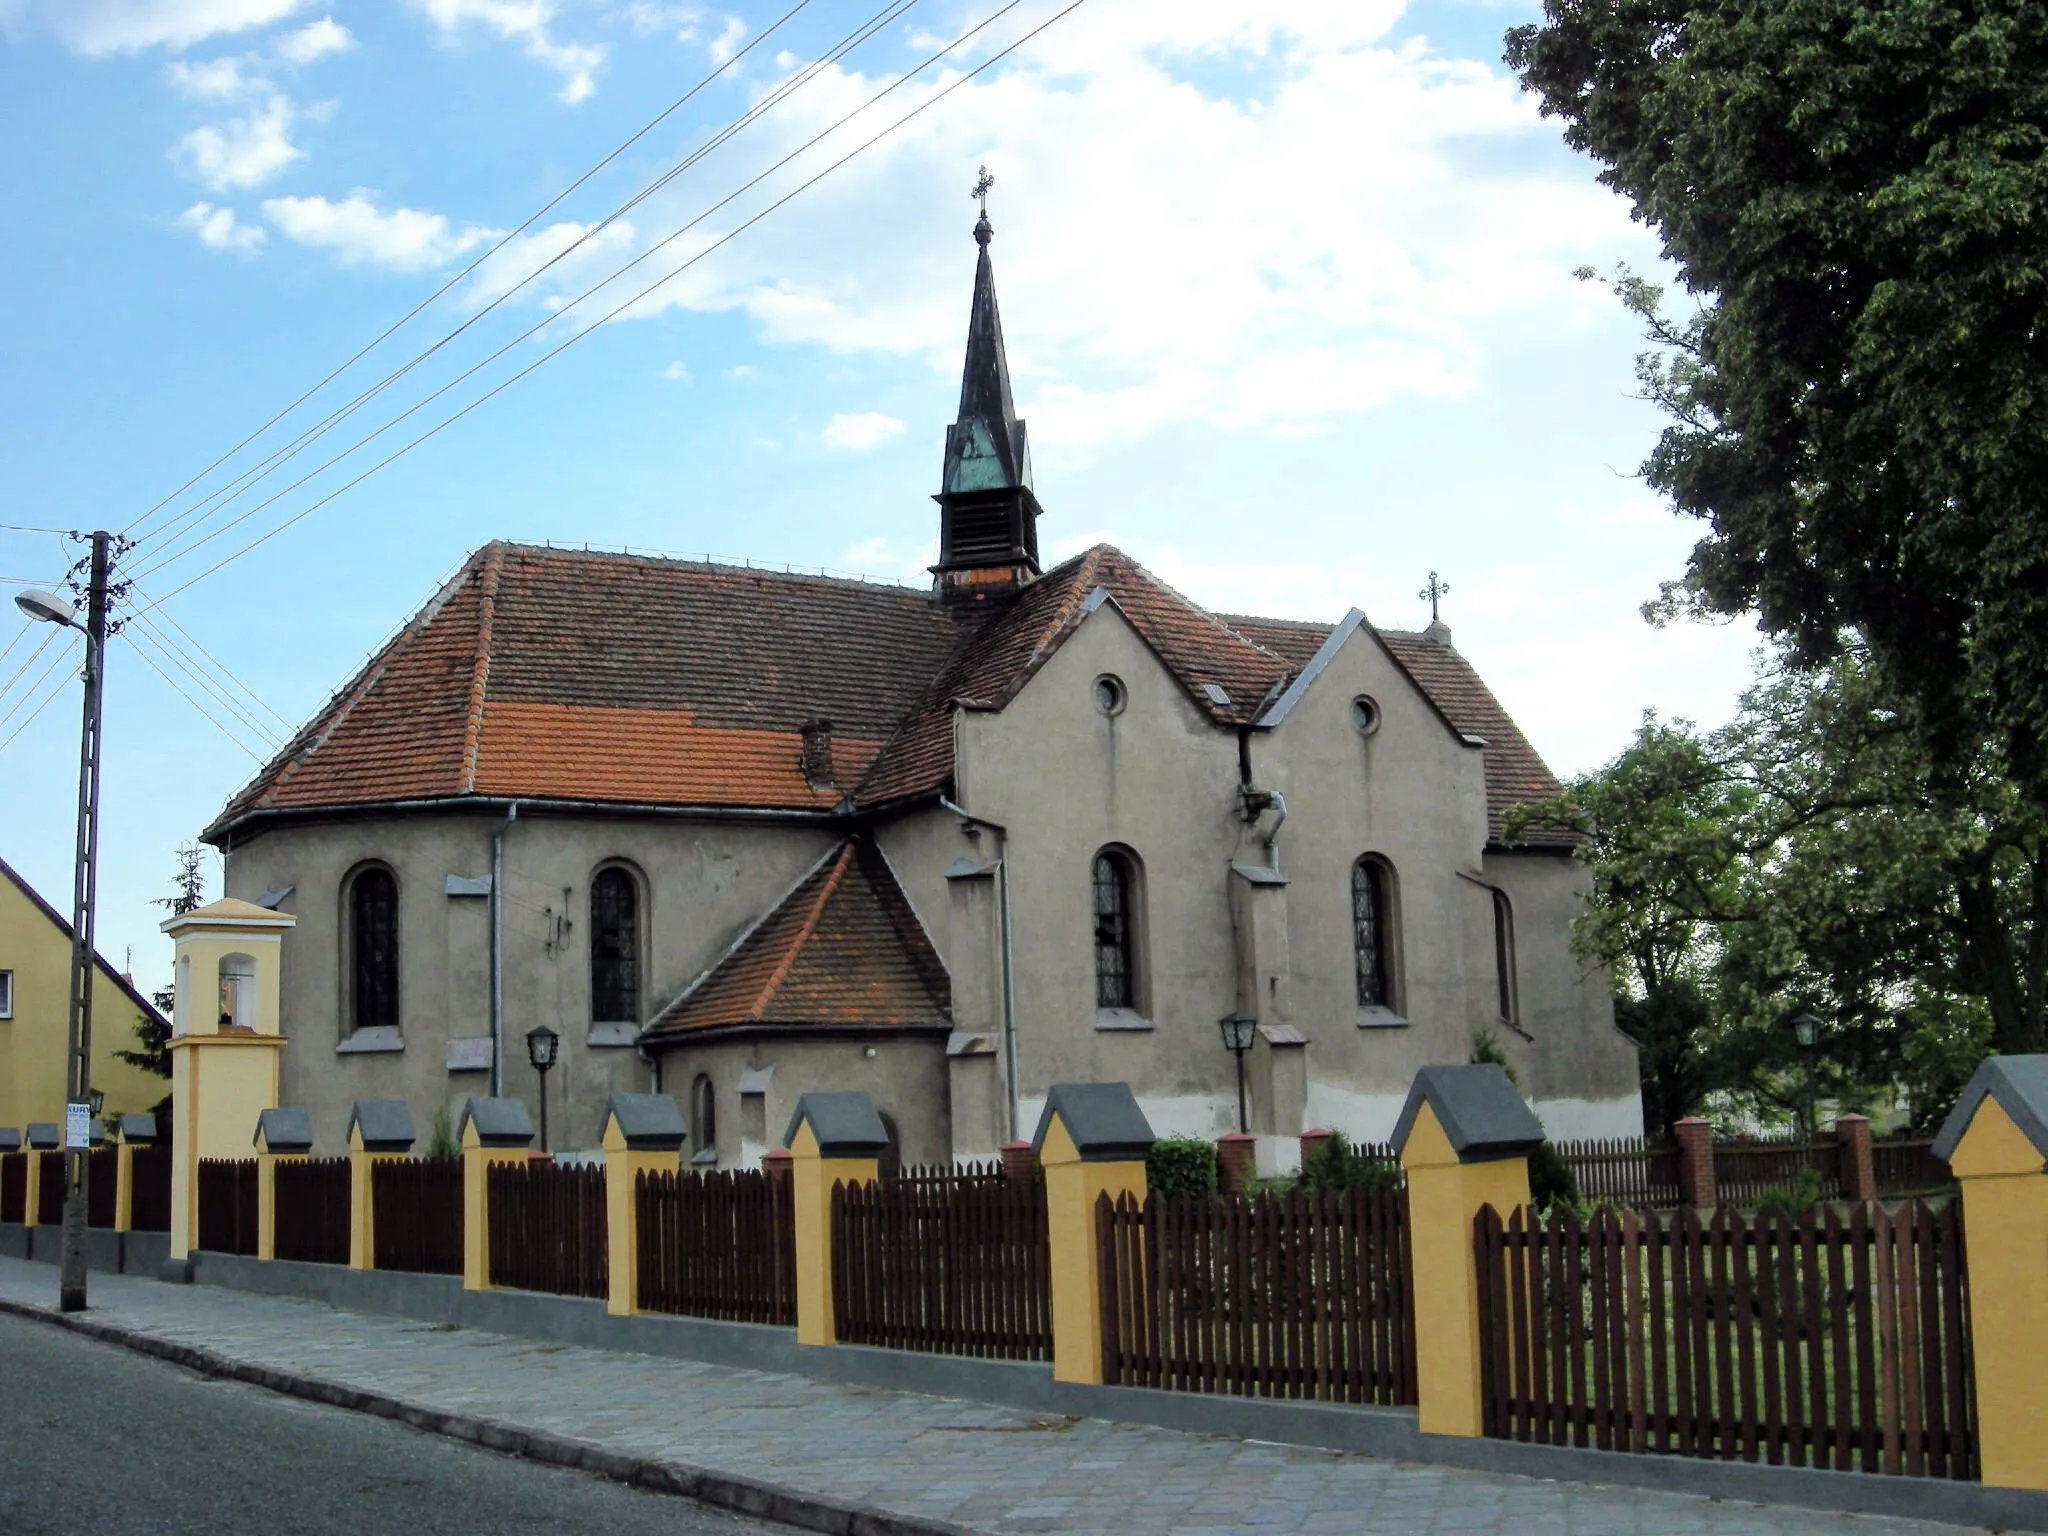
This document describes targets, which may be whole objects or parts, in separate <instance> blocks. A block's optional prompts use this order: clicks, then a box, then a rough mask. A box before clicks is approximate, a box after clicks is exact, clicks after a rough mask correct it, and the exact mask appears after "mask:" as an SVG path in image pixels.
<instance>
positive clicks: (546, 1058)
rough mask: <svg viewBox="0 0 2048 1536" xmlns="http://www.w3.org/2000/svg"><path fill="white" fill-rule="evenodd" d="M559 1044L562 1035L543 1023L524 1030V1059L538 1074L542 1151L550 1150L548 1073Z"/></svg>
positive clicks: (551, 1068) (552, 1066)
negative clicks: (530, 1063)
mask: <svg viewBox="0 0 2048 1536" xmlns="http://www.w3.org/2000/svg"><path fill="white" fill-rule="evenodd" d="M561 1044H562V1037H561V1036H560V1035H558V1034H556V1033H555V1032H554V1031H553V1030H552V1029H549V1028H548V1027H547V1025H545V1024H542V1025H540V1026H538V1027H537V1028H534V1029H529V1030H528V1031H527V1032H526V1059H527V1060H528V1061H530V1062H532V1063H533V1070H534V1071H536V1072H538V1073H539V1074H540V1149H541V1151H543V1152H547V1151H550V1150H552V1149H551V1148H550V1147H549V1145H548V1073H549V1072H551V1071H552V1070H554V1065H555V1052H556V1051H558V1050H559V1049H560V1048H561Z"/></svg>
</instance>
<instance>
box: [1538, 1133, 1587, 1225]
mask: <svg viewBox="0 0 2048 1536" xmlns="http://www.w3.org/2000/svg"><path fill="white" fill-rule="evenodd" d="M1578 1203H1579V1181H1578V1178H1577V1177H1576V1176H1575V1175H1574V1174H1573V1173H1572V1165H1571V1164H1570V1163H1568V1162H1566V1161H1565V1160H1564V1154H1563V1153H1562V1152H1560V1151H1558V1150H1557V1148H1556V1147H1555V1146H1553V1145H1551V1143H1549V1142H1547V1141H1545V1142H1541V1143H1539V1144H1538V1145H1537V1148H1536V1150H1535V1151H1534V1152H1531V1153H1530V1154H1529V1204H1530V1205H1531V1206H1532V1207H1533V1208H1534V1209H1535V1210H1537V1211H1538V1212H1544V1211H1548V1210H1549V1209H1550V1208H1551V1207H1552V1206H1556V1205H1569V1206H1572V1207H1574V1208H1576V1207H1577V1206H1578Z"/></svg>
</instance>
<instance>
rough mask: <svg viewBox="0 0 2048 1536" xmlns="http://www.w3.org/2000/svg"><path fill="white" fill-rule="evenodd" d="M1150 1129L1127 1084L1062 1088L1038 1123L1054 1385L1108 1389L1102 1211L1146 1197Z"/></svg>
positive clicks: (1048, 1097)
mask: <svg viewBox="0 0 2048 1536" xmlns="http://www.w3.org/2000/svg"><path fill="white" fill-rule="evenodd" d="M1151 1149H1152V1127H1151V1125H1150V1123H1148V1122H1147V1121H1146V1119H1145V1114H1144V1111H1143V1110H1141V1109H1139V1108H1138V1101H1137V1099H1136V1098H1134V1097H1133V1096H1132V1094H1131V1090H1130V1087H1129V1085H1128V1084H1125V1083H1056V1084H1054V1085H1053V1088H1052V1091H1051V1092H1050V1093H1049V1094H1047V1095H1046V1100H1045V1110H1044V1113H1042V1114H1041V1115H1040V1116H1039V1117H1038V1134H1037V1135H1036V1136H1034V1137H1033V1138H1032V1150H1033V1152H1034V1153H1035V1154H1036V1156H1037V1159H1038V1162H1039V1164H1040V1166H1042V1167H1043V1168H1044V1169H1045V1224H1046V1245H1047V1253H1046V1262H1047V1268H1048V1270H1049V1278H1050V1280H1051V1285H1052V1376H1053V1380H1054V1381H1078V1382H1083V1383H1086V1384H1088V1385H1091V1386H1100V1385H1102V1382H1103V1375H1104V1373H1103V1369H1102V1286H1103V1279H1104V1277H1103V1274H1102V1248H1101V1245H1100V1244H1099V1243H1098V1242H1097V1241H1096V1227H1095V1223H1096V1211H1097V1208H1098V1206H1099V1205H1100V1203H1101V1201H1102V1200H1103V1199H1104V1197H1107V1198H1108V1199H1109V1201H1110V1202H1111V1203H1112V1204H1114V1203H1115V1202H1116V1200H1117V1198H1118V1197H1119V1196H1122V1195H1130V1196H1131V1197H1132V1198H1134V1199H1137V1200H1143V1199H1144V1198H1145V1154H1146V1153H1147V1152H1149V1151H1151Z"/></svg>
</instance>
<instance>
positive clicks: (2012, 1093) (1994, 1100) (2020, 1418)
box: [1934, 1056, 2048, 1490]
mask: <svg viewBox="0 0 2048 1536" xmlns="http://www.w3.org/2000/svg"><path fill="white" fill-rule="evenodd" d="M1934 1155H1935V1156H1936V1157H1941V1158H1946V1159H1947V1160H1948V1165H1949V1169H1950V1171H1951V1172H1953V1173H1954V1174H1955V1176H1956V1180H1957V1182H1958V1183H1960V1184H1961V1185H1962V1189H1963V1243H1964V1246H1965V1248H1966V1249H1967V1252H1966V1253H1965V1254H1964V1259H1965V1262H1966V1263H1967V1265H1968V1268H1969V1275H1970V1335H1971V1337H1970V1345H1971V1354H1972V1355H1973V1357H1974V1358H1975V1361H1976V1368H1977V1453H1978V1458H1979V1462H1980V1470H1981V1475H1982V1477H1983V1480H1984V1484H1985V1486H1986V1487H1989V1488H2032V1489H2044V1490H2048V1435H2044V1426H2048V1056H1994V1057H1992V1058H1991V1059H1990V1060H1989V1061H1987V1062H1985V1063H1984V1064H1983V1065H1982V1066H1980V1067H1979V1068H1977V1075H1976V1076H1975V1077H1973V1078H1971V1079H1970V1086H1969V1087H1968V1088H1966V1089H1964V1090H1963V1096H1962V1098H1961V1099H1959V1100H1958V1101H1957V1102H1956V1107H1955V1108H1954V1109H1953V1110H1951V1111H1950V1112H1949V1117H1948V1119H1947V1120H1946V1121H1945V1122H1943V1124H1942V1127H1941V1134H1940V1135H1939V1136H1938V1137H1936V1138H1935V1142H1934Z"/></svg>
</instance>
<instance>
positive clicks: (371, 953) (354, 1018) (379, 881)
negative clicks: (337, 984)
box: [348, 864, 398, 1029]
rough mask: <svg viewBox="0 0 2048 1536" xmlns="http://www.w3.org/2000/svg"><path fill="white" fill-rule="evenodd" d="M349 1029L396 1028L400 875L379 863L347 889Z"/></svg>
mask: <svg viewBox="0 0 2048 1536" xmlns="http://www.w3.org/2000/svg"><path fill="white" fill-rule="evenodd" d="M348 932H349V1027H350V1028H351V1029H396V1028H398V879H397V877H396V876H394V875H393V874H392V873H391V871H390V870H388V869H385V868H384V867H383V866H382V865H378V864H372V865H370V866H369V867H368V868H367V869H363V870H360V871H358V872H357V874H356V877H355V878H354V879H353V880H351V881H350V882H349V888H348Z"/></svg>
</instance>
